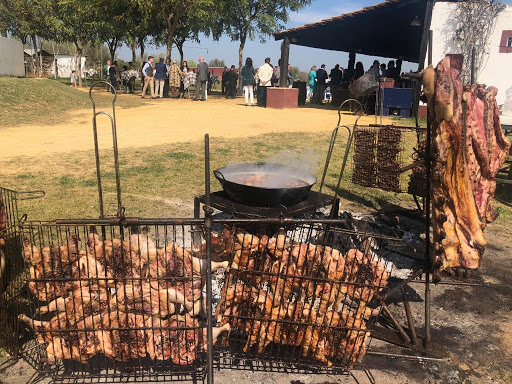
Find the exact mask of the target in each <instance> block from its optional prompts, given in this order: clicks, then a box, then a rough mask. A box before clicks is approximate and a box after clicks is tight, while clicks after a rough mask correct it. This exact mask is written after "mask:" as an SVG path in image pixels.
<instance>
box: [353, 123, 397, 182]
mask: <svg viewBox="0 0 512 384" xmlns="http://www.w3.org/2000/svg"><path fill="white" fill-rule="evenodd" d="M403 130H404V128H403V127H395V126H358V127H357V128H356V129H355V131H354V141H353V142H354V152H353V153H354V155H353V159H352V168H353V169H352V171H353V173H352V182H353V183H354V184H358V185H361V186H364V187H371V188H380V189H383V190H386V191H392V192H401V191H402V188H401V183H400V182H401V180H400V168H401V164H402V157H403V151H404V134H403Z"/></svg>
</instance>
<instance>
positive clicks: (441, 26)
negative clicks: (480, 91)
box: [431, 2, 512, 104]
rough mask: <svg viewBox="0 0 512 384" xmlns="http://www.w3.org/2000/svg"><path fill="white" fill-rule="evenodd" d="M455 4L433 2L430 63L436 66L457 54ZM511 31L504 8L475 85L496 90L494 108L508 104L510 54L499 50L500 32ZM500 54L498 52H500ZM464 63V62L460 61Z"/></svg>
mask: <svg viewBox="0 0 512 384" xmlns="http://www.w3.org/2000/svg"><path fill="white" fill-rule="evenodd" d="M456 6H457V4H456V3H450V2H436V3H435V5H434V10H433V13H432V23H431V29H432V31H433V44H432V48H433V49H432V61H433V64H434V65H435V64H437V63H438V62H439V61H441V59H442V58H443V57H444V55H445V54H447V53H459V51H458V49H457V47H456V45H455V42H454V37H455V28H456V26H455V23H454V22H453V20H454V14H455V7H456ZM511 30H512V7H511V6H509V5H507V6H506V8H505V10H503V11H502V12H501V13H500V15H499V16H498V20H497V21H496V27H495V29H494V33H493V34H492V35H491V38H490V40H489V46H488V49H489V53H488V55H487V57H486V59H485V60H484V62H483V67H482V68H481V70H480V72H479V74H478V78H477V81H478V83H482V84H486V85H487V86H490V85H493V86H495V87H496V88H498V95H497V97H496V99H497V101H498V104H504V103H505V100H507V101H510V100H512V50H507V49H503V47H501V48H500V45H501V44H502V41H501V40H502V35H503V31H511ZM500 51H501V52H500ZM464 59H466V58H464Z"/></svg>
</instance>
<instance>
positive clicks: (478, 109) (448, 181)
mask: <svg viewBox="0 0 512 384" xmlns="http://www.w3.org/2000/svg"><path fill="white" fill-rule="evenodd" d="M461 68H462V56H460V55H447V56H446V57H445V58H444V59H443V60H442V61H441V62H440V63H439V64H438V65H437V67H436V68H435V69H434V68H433V67H432V66H430V67H429V68H427V69H425V70H424V71H423V87H424V93H425V95H426V96H427V99H428V104H429V110H430V113H431V117H432V121H433V143H432V144H433V159H434V161H433V163H432V198H433V223H434V257H435V261H436V267H437V268H438V269H441V270H442V269H446V268H453V267H464V268H470V269H476V268H478V267H479V266H480V261H481V257H482V255H483V252H484V250H485V245H486V240H485V236H484V233H483V228H484V227H485V223H486V221H488V220H492V218H493V216H494V215H493V214H492V212H491V211H490V210H489V204H490V200H491V199H492V196H493V195H494V190H495V182H494V178H495V176H496V173H497V170H498V169H499V167H500V166H501V165H502V163H503V161H504V157H505V156H506V153H507V152H508V149H509V148H510V144H509V143H508V142H507V140H506V139H505V137H504V136H503V133H502V130H501V126H500V124H499V119H498V116H497V107H496V101H495V99H494V97H495V95H496V90H495V88H493V87H490V88H489V89H487V90H485V91H484V90H483V88H482V87H468V88H466V91H465V92H463V87H462V81H461V78H460V71H461ZM463 96H464V101H465V105H466V107H467V113H466V123H467V127H468V128H467V133H466V142H465V141H464V113H463V104H462V101H463ZM466 148H467V149H466Z"/></svg>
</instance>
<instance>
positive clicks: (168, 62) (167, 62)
mask: <svg viewBox="0 0 512 384" xmlns="http://www.w3.org/2000/svg"><path fill="white" fill-rule="evenodd" d="M170 68H171V59H170V58H167V59H165V69H166V71H167V72H166V75H165V83H164V98H168V97H169V69H170Z"/></svg>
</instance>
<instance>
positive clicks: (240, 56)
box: [238, 35, 247, 89]
mask: <svg viewBox="0 0 512 384" xmlns="http://www.w3.org/2000/svg"><path fill="white" fill-rule="evenodd" d="M246 40H247V36H246V35H243V36H242V38H241V39H240V46H239V47H238V89H242V65H243V61H244V47H245V41H246Z"/></svg>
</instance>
